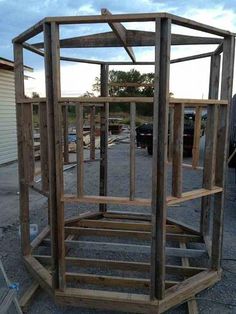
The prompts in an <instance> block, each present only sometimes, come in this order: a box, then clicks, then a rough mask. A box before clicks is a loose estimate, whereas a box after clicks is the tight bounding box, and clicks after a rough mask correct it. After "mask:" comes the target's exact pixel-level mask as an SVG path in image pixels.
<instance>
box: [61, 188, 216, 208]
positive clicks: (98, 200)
mask: <svg viewBox="0 0 236 314" xmlns="http://www.w3.org/2000/svg"><path fill="white" fill-rule="evenodd" d="M220 192H222V188H221V187H218V186H214V187H213V188H212V189H211V190H208V189H203V188H201V189H197V190H193V191H188V192H184V193H182V197H175V196H168V197H167V199H166V200H167V205H168V206H170V205H174V204H179V203H182V202H186V201H189V200H192V199H195V198H199V197H202V196H206V195H212V194H216V193H220ZM61 201H62V202H64V203H88V204H120V205H131V206H151V199H148V198H135V199H134V200H133V201H130V199H129V198H128V197H116V196H94V195H85V196H83V197H82V198H78V197H75V196H74V195H68V194H65V195H64V196H63V197H62V199H61Z"/></svg>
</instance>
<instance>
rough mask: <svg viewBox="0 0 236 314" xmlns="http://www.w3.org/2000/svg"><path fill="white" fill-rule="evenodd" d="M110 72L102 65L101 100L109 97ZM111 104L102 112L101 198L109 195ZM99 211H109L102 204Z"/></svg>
mask: <svg viewBox="0 0 236 314" xmlns="http://www.w3.org/2000/svg"><path fill="white" fill-rule="evenodd" d="M108 72H109V67H108V66H107V65H103V64H102V65H101V98H103V97H104V98H106V97H107V96H108ZM108 118H109V103H108V102H106V100H105V101H104V106H103V108H101V112H100V119H101V121H100V126H101V127H100V158H101V161H100V175H99V178H100V181H99V194H100V196H105V195H107V180H108V172H107V171H108V127H109V125H108V124H109V122H108ZM99 209H100V211H102V212H105V211H106V210H107V206H106V204H100V205H99Z"/></svg>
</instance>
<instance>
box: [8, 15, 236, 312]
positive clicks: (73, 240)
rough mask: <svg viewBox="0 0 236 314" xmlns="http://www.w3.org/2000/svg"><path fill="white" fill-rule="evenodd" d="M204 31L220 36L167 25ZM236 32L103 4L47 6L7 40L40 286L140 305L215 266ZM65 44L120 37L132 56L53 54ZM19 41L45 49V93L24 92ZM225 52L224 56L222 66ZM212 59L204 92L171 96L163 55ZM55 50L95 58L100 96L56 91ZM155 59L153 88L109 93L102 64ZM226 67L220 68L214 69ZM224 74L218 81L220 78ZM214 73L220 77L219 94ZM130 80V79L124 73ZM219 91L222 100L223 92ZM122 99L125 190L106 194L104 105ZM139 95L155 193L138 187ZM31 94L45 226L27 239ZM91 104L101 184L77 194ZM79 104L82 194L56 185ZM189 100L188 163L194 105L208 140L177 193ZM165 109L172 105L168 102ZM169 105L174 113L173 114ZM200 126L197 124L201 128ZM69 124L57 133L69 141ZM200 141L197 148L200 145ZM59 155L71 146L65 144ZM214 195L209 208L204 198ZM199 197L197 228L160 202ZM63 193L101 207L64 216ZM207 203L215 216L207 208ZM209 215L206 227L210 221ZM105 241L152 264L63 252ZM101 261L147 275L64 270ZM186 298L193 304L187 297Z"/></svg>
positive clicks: (198, 287)
mask: <svg viewBox="0 0 236 314" xmlns="http://www.w3.org/2000/svg"><path fill="white" fill-rule="evenodd" d="M146 21H151V22H153V23H155V32H145V31H135V30H127V29H126V28H125V27H124V26H123V25H122V24H121V23H123V22H146ZM85 23H86V24H94V23H108V24H109V26H110V27H111V28H112V32H108V33H102V34H95V35H89V36H81V37H74V38H69V39H60V38H59V28H60V25H65V24H85ZM172 24H174V25H180V26H184V27H187V28H189V29H194V30H198V31H203V32H206V33H210V34H213V35H217V36H219V37H212V38H211V37H210V38H209V37H197V36H186V35H178V34H171V25H172ZM41 32H43V34H44V42H43V43H38V44H29V43H27V40H29V39H31V38H32V37H34V36H35V35H37V34H39V33H41ZM234 36H235V34H233V33H230V32H228V31H225V30H221V29H218V28H215V27H212V26H208V25H204V24H201V23H198V22H195V21H192V20H189V19H185V18H182V17H178V16H175V15H172V14H168V13H150V14H119V15H112V14H110V12H109V11H108V10H102V15H98V16H96V15H95V16H68V17H48V18H45V19H43V20H42V21H40V22H39V23H37V24H35V25H34V26H33V27H31V28H29V29H28V30H26V31H25V32H24V33H22V34H21V35H19V36H18V37H16V38H15V39H14V40H13V43H14V57H15V88H16V106H17V127H18V152H19V155H18V156H19V158H18V162H19V183H20V225H21V244H22V254H23V258H24V262H25V265H26V266H27V268H28V270H29V271H30V273H31V274H32V275H33V277H34V278H35V280H36V281H37V282H38V283H39V284H40V286H41V287H42V288H43V289H44V290H46V291H47V292H48V293H49V294H50V295H51V296H53V297H54V298H55V300H56V301H57V302H59V303H62V304H67V305H76V306H86V307H92V308H103V309H112V310H117V309H119V310H122V311H129V312H139V313H163V312H165V311H166V310H168V309H170V308H172V307H173V306H176V305H178V304H181V303H183V302H185V301H187V300H189V299H190V298H192V297H193V296H194V295H195V294H196V293H198V292H200V291H202V290H204V289H205V288H207V287H210V286H211V285H213V284H214V283H216V282H217V281H218V280H220V277H221V263H220V261H221V247H222V233H223V202H224V187H225V169H226V158H227V142H228V140H227V139H228V117H229V103H230V100H231V96H232V82H233V65H234ZM192 44H216V45H217V48H216V50H215V51H213V52H209V53H204V54H200V55H194V56H189V57H184V58H180V59H175V60H170V48H171V45H192ZM132 46H154V47H155V61H154V62H137V61H136V59H135V56H134V52H133V50H132V48H131V47H132ZM60 47H61V48H69V47H70V48H75V47H124V48H125V50H126V51H127V53H128V55H129V56H130V58H131V59H132V61H131V62H106V61H104V62H101V61H96V60H83V59H77V58H70V57H62V56H60ZM23 49H27V50H30V51H32V52H34V53H36V54H38V55H41V56H43V57H44V60H45V76H46V98H36V99H28V98H26V97H25V92H24V62H23ZM221 55H223V61H222V67H221V62H220V61H221ZM205 57H210V58H211V68H210V85H209V99H204V100H203V99H176V98H170V97H169V68H170V63H175V62H183V61H188V60H194V59H199V58H205ZM60 60H64V61H72V62H85V63H92V64H98V65H100V66H101V97H91V98H86V97H61V91H60ZM118 64H121V65H125V64H127V65H129V64H134V65H148V64H153V65H154V66H155V82H154V97H153V98H152V97H119V98H115V97H109V96H108V67H109V65H118ZM220 69H221V70H220ZM220 75H221V80H220ZM219 82H221V87H220V93H219ZM127 84H128V83H127ZM219 94H220V97H219V99H218V95H219ZM115 102H119V103H129V104H130V120H131V144H130V193H129V194H130V195H129V197H114V196H108V195H107V176H108V168H107V164H108V157H107V148H108V145H107V144H108V115H109V105H112V103H115ZM138 103H147V106H150V105H151V104H153V108H154V118H153V122H154V127H153V130H154V131H153V163H152V173H153V180H152V198H151V199H144V198H142V199H141V198H136V197H135V107H136V104H138ZM32 104H39V108H40V119H41V120H40V133H41V160H42V169H41V171H42V189H41V190H39V189H38V192H40V193H42V194H43V195H45V196H47V197H48V200H49V221H48V226H46V227H45V229H44V230H43V231H42V232H41V233H40V234H39V235H38V236H37V238H36V239H34V240H33V241H30V228H29V227H30V225H29V188H30V187H32V188H35V189H36V187H34V183H33V177H34V175H33V171H32V169H33V163H34V158H33V140H32ZM86 104H89V105H91V106H92V107H93V108H94V106H96V105H98V106H99V108H100V110H101V113H100V114H101V152H100V195H98V196H96V195H84V191H83V172H84V169H83V165H84V163H83V107H84V106H85V105H86ZM68 105H74V106H76V117H77V119H76V120H77V122H76V123H77V183H78V186H77V195H66V194H64V188H63V163H64V162H63V141H62V137H63V132H62V125H63V122H62V121H64V122H65V123H66V112H67V109H66V108H67V106H68ZM184 108H193V109H194V110H196V121H195V132H196V135H195V146H194V149H195V151H194V158H195V161H194V165H193V168H195V169H196V171H198V169H197V168H198V161H197V160H198V157H197V154H198V150H199V138H200V135H199V133H200V124H201V123H200V121H201V110H202V108H205V109H206V110H207V126H206V145H205V153H204V154H205V155H204V164H203V186H202V188H201V189H195V190H192V191H188V192H182V158H183V157H182V155H183V125H184V122H183V121H184ZM169 109H170V110H169ZM169 113H170V114H169ZM169 117H170V119H172V120H171V121H172V123H173V124H172V133H170V136H169V153H168V156H169V160H170V161H171V160H172V169H173V171H172V173H173V174H172V195H169V196H167V192H166V179H167V151H168V119H169ZM196 130H198V131H196ZM66 138H67V132H64V140H65V141H64V142H66ZM196 151H197V152H196ZM64 154H65V155H66V146H65V147H64ZM212 197H213V198H214V206H213V207H214V208H212V207H211V202H210V201H211V199H212ZM197 198H201V199H202V209H201V210H202V214H201V223H200V225H201V227H200V230H194V229H193V228H191V227H190V226H187V225H186V224H184V223H182V222H180V221H175V220H173V219H170V218H168V217H167V206H170V205H173V204H177V203H182V202H185V201H189V200H192V199H197ZM68 203H78V204H80V203H92V204H99V211H97V212H92V213H91V212H88V213H85V214H81V215H79V216H78V217H72V218H71V219H68V220H65V218H64V205H65V204H68ZM107 204H120V205H124V206H125V205H128V206H131V205H133V206H149V207H150V206H151V208H152V213H151V215H147V214H137V213H133V212H132V213H131V212H130V213H126V212H114V211H109V210H107ZM210 212H212V220H211V219H210ZM210 223H211V224H212V232H211V231H210V229H211V228H210V227H209V226H210ZM81 235H85V236H87V235H93V236H98V237H99V236H107V237H129V238H131V237H133V238H135V239H141V240H142V239H150V240H151V246H147V245H124V244H116V245H115V244H112V243H101V242H94V243H93V242H86V241H80V240H77V238H78V237H79V236H81ZM166 240H171V241H174V242H178V243H179V245H180V247H179V248H176V247H167V246H166ZM190 242H198V243H202V244H205V246H206V251H207V254H208V255H209V267H208V268H202V267H193V266H190V265H189V258H191V260H192V259H196V258H198V257H199V256H200V255H202V254H205V253H206V252H205V250H199V249H193V248H189V247H188V244H189V243H190ZM48 243H50V245H51V255H50V256H45V255H39V254H37V253H35V251H37V248H38V247H40V245H46V244H48ZM70 245H76V246H77V247H82V248H85V247H86V248H90V249H91V250H92V249H93V248H95V247H96V248H97V247H98V246H99V245H101V246H102V249H103V250H104V252H105V251H106V250H109V249H110V248H111V246H112V245H113V248H114V245H115V247H116V250H118V251H122V252H123V251H129V250H136V251H137V252H139V251H140V250H142V251H143V252H146V253H148V252H150V263H143V262H128V261H114V260H113V261H112V260H99V259H82V258H77V257H71V256H68V255H67V253H68V247H69V246H70ZM166 255H168V256H175V257H179V258H181V260H182V265H166ZM69 264H70V265H71V264H72V265H77V266H79V267H94V268H96V267H100V268H108V269H120V270H129V271H133V270H134V271H140V272H148V273H149V279H140V278H127V277H115V276H101V275H99V274H98V275H90V274H84V273H81V272H80V273H76V272H75V273H71V272H68V271H67V269H66V266H67V265H69ZM166 274H177V275H181V276H183V280H182V281H180V282H175V281H168V280H166ZM70 281H75V282H79V283H80V284H93V285H101V284H102V285H104V286H113V287H117V286H119V287H133V288H145V289H148V293H147V294H137V293H135V292H134V293H126V292H120V291H108V290H96V289H82V288H74V287H68V283H69V282H70ZM189 306H190V307H189V309H190V311H191V312H192V313H194V307H193V306H191V302H189Z"/></svg>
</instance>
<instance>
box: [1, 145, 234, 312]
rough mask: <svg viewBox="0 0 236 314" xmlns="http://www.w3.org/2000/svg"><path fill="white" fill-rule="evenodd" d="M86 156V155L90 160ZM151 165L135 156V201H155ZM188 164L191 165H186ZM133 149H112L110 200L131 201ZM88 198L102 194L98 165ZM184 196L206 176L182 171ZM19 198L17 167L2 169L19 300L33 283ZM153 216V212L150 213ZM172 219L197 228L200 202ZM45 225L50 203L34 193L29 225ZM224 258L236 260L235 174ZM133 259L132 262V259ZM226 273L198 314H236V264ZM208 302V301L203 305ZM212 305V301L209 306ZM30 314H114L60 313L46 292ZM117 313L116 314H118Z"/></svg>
mask: <svg viewBox="0 0 236 314" xmlns="http://www.w3.org/2000/svg"><path fill="white" fill-rule="evenodd" d="M87 153H88V152H86V153H85V154H87ZM151 161H152V158H151V157H150V156H148V155H147V152H146V150H143V149H137V150H136V163H137V166H136V169H137V176H136V180H137V187H136V196H137V197H150V195H151ZM185 162H188V160H185ZM128 167H129V145H127V144H118V145H115V146H112V147H110V148H109V182H108V187H109V195H118V196H127V191H128V185H129V178H128V173H129V171H128V169H129V168H128ZM85 173H86V175H85V193H88V194H97V193H98V173H99V164H98V163H97V162H94V163H86V164H85ZM64 176H65V191H66V192H71V193H72V192H75V180H76V173H75V168H72V169H70V170H67V171H66V172H65V173H64ZM183 177H184V185H183V189H184V191H188V190H191V189H193V188H198V187H200V185H201V181H202V173H201V171H200V170H195V171H193V170H191V169H187V168H185V169H184V173H183ZM170 187H171V169H168V190H169V191H170ZM18 202H19V193H18V178H17V163H13V164H11V165H8V166H4V167H0V258H1V260H2V262H3V265H4V267H5V270H6V272H7V274H8V277H9V279H10V280H11V281H12V282H18V283H19V284H20V291H19V295H21V294H22V293H23V292H24V291H25V289H26V288H27V287H28V286H29V285H30V283H31V277H30V275H29V274H28V273H27V271H26V270H25V268H24V265H23V263H22V260H21V253H20V242H19V232H18V228H19V209H18V207H19V204H18ZM88 209H89V210H94V209H95V207H94V206H87V205H86V206H85V205H80V206H79V207H78V206H70V207H69V208H66V216H67V217H69V216H72V215H74V214H78V213H82V212H84V211H86V210H88ZM109 209H115V210H128V211H132V210H133V211H136V212H137V211H140V212H144V211H145V212H147V211H148V210H147V208H141V207H140V208H133V207H130V208H129V207H127V206H126V207H125V208H123V207H118V206H109ZM149 210H150V209H149ZM168 215H169V216H170V217H173V218H178V219H179V220H182V221H184V222H187V223H188V224H191V225H192V226H195V227H198V222H199V217H200V202H199V200H194V201H191V202H186V203H184V204H182V205H181V206H177V207H171V208H169V209H168ZM46 221H47V202H46V199H45V198H44V197H43V196H41V195H40V194H38V193H36V192H32V191H31V193H30V222H31V223H36V224H38V226H39V228H40V229H41V228H42V227H43V226H44V225H45V224H46ZM224 226H225V227H224V244H223V258H233V259H235V258H236V245H235V243H236V183H235V170H234V169H229V170H228V183H227V191H226V202H225V221H224ZM130 258H131V259H132V256H130ZM222 264H223V268H224V272H223V277H222V280H221V281H220V282H219V283H217V284H216V285H215V286H214V287H212V288H210V289H207V290H206V291H204V292H202V293H201V294H199V295H198V296H197V297H198V298H201V300H200V299H199V300H198V305H199V312H200V313H204V314H207V313H214V314H218V313H226V314H232V313H236V307H233V306H230V305H223V304H220V303H219V302H222V303H226V304H233V303H234V304H236V262H233V261H226V260H224V261H223V262H222ZM202 298H204V299H209V300H203V299H202ZM210 300H211V301H210ZM27 313H29V314H37V313H43V314H49V313H59V314H62V313H63V314H65V313H71V314H73V313H99V314H101V313H114V312H111V311H96V310H87V309H81V308H71V307H61V306H58V305H56V304H55V303H54V302H53V301H52V300H51V299H50V297H49V296H47V295H46V293H44V292H43V291H39V293H38V294H37V295H36V297H35V299H34V301H33V303H32V305H31V306H30V308H29V310H28V312H27ZM117 313H118V312H117ZM167 313H170V314H174V313H186V305H182V306H180V307H178V308H176V309H173V310H170V311H168V312H167Z"/></svg>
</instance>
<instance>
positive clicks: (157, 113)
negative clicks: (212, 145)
mask: <svg viewBox="0 0 236 314" xmlns="http://www.w3.org/2000/svg"><path fill="white" fill-rule="evenodd" d="M155 27H156V43H155V63H156V65H155V87H154V105H153V108H154V116H153V121H154V124H153V166H152V171H153V177H152V245H151V272H150V276H151V278H150V280H151V288H150V297H151V299H158V300H161V299H163V298H164V292H165V284H164V280H165V250H166V248H165V246H166V206H167V204H166V184H167V177H166V176H167V141H168V109H169V108H168V107H169V71H170V45H171V21H170V20H169V19H166V18H165V19H156V25H155Z"/></svg>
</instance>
